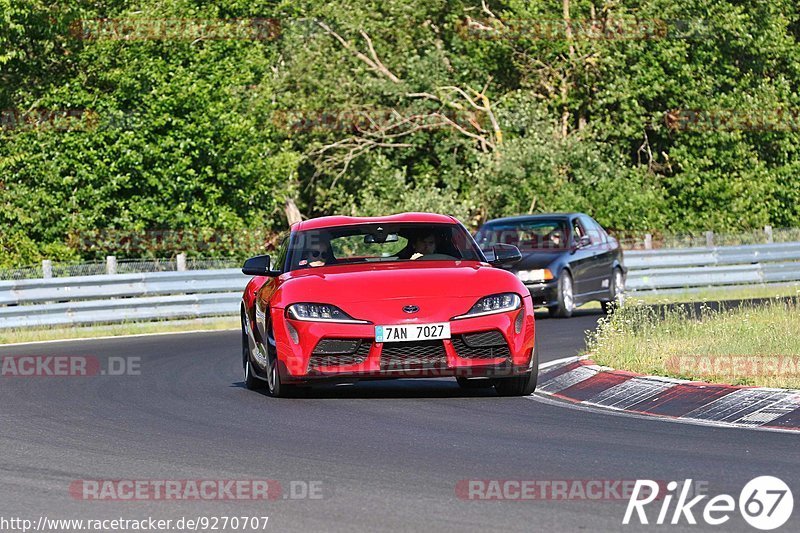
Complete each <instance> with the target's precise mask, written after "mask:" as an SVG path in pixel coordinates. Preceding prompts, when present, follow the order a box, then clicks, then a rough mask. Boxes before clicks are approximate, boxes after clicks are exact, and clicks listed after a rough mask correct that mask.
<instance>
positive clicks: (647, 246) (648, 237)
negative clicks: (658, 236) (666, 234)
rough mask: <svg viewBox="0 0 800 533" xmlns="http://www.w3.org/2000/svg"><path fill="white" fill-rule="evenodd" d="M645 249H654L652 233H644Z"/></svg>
mask: <svg viewBox="0 0 800 533" xmlns="http://www.w3.org/2000/svg"><path fill="white" fill-rule="evenodd" d="M644 249H645V250H652V249H653V236H652V235H651V234H650V233H645V234H644Z"/></svg>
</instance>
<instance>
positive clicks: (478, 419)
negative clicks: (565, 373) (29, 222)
mask: <svg viewBox="0 0 800 533" xmlns="http://www.w3.org/2000/svg"><path fill="white" fill-rule="evenodd" d="M599 316H600V315H599V314H595V313H593V312H584V313H579V315H578V316H577V317H574V318H572V319H569V320H554V319H547V318H544V317H542V318H541V319H540V320H538V321H537V334H538V339H539V341H538V342H540V353H541V357H542V360H543V361H547V360H552V359H556V358H561V357H566V356H569V355H574V354H575V353H576V352H577V351H578V350H580V349H581V348H582V347H583V342H584V341H583V339H584V331H585V330H586V329H590V328H593V327H594V326H595V324H596V320H597V319H598V318H599ZM9 355H14V356H22V355H37V356H56V355H68V356H89V357H94V358H97V359H98V360H99V361H100V363H101V366H104V365H105V364H106V361H107V360H108V358H119V357H122V358H127V359H126V360H127V361H134V362H135V361H136V359H130V358H140V360H139V363H140V373H139V374H138V375H137V374H133V375H122V376H109V375H104V376H94V377H0V519H1V518H6V519H8V518H11V517H21V518H29V519H32V520H34V522H35V521H37V520H38V518H39V517H40V516H46V517H48V518H50V519H53V518H74V519H101V518H118V517H124V518H134V519H141V518H147V517H154V518H162V519H167V518H171V519H178V518H180V517H188V518H197V517H198V516H269V517H270V518H269V523H268V527H267V530H269V531H389V530H391V531H487V530H497V531H539V530H544V531H620V530H622V531H625V530H630V531H641V530H643V531H648V530H649V531H652V530H655V529H657V528H656V526H653V525H650V526H643V525H639V524H637V525H629V526H622V524H621V522H622V517H623V514H624V511H625V507H626V502H624V501H586V500H580V499H572V500H568V501H564V500H555V501H477V500H469V499H464V498H462V497H459V495H458V494H457V492H456V487H457V485H458V483H459V481H460V480H476V479H477V480H481V479H483V480H486V479H499V480H506V479H517V480H540V481H542V480H547V481H559V480H561V481H571V480H606V482H607V483H613V481H614V480H634V479H637V478H648V479H654V480H662V481H670V480H678V481H683V480H684V479H687V478H691V479H694V480H697V481H700V482H702V484H701V485H700V486H699V489H700V490H703V489H705V491H706V492H707V493H708V494H710V495H716V494H721V493H726V494H731V495H733V496H734V498H736V499H738V495H739V492H740V491H741V489H742V487H743V486H744V484H745V483H746V482H747V481H749V480H750V479H752V478H754V477H756V476H761V475H775V476H778V477H780V478H782V479H783V480H784V481H786V482H788V483H789V484H790V486H793V488H794V489H795V499H796V500H798V505H797V506H796V507H799V506H800V483H798V481H800V441H799V440H798V436H796V435H789V434H782V433H770V432H761V431H747V430H739V429H723V428H714V427H702V426H694V425H687V424H678V423H670V422H663V421H659V420H652V419H643V418H635V417H630V416H624V415H615V414H608V413H602V412H591V411H584V410H578V409H574V408H572V407H570V406H567V405H564V404H559V403H556V402H553V401H551V400H547V399H544V398H534V399H530V398H499V397H496V396H495V395H494V394H493V393H492V392H491V391H467V392H465V391H462V390H460V389H459V388H458V387H457V385H456V384H455V381H454V380H435V379H432V380H417V381H413V380H403V381H382V382H364V383H359V384H357V385H345V386H336V387H334V386H328V387H325V388H322V389H319V390H316V391H315V392H313V393H312V394H311V395H310V396H309V397H303V398H299V399H279V400H275V399H272V398H269V397H267V396H264V395H261V394H258V393H254V392H250V391H247V390H246V389H244V388H243V387H242V383H241V364H240V358H239V334H238V333H237V332H232V331H231V332H216V333H203V334H187V335H162V336H147V337H135V338H122V339H110V340H93V341H79V342H68V343H54V344H41V345H28V346H18V347H2V348H0V356H9ZM253 478H258V479H272V480H277V481H279V482H280V484H281V487H282V488H283V490H284V491H285V494H288V493H289V492H290V491H289V488H290V487H294V488H295V489H297V488H298V487H299V488H301V489H302V487H303V486H304V485H303V483H306V482H317V484H315V485H313V486H315V487H321V489H320V491H319V493H320V494H321V495H322V498H319V499H318V498H314V499H308V498H305V499H292V498H288V499H284V498H279V499H277V500H274V501H266V502H265V501H258V502H250V501H239V500H236V501H216V502H201V501H174V500H169V501H165V500H159V501H152V500H150V501H134V502H131V501H83V500H81V499H76V498H75V497H73V496H71V495H70V492H69V487H70V485H71V484H72V483H73V482H75V481H76V480H83V479H103V480H105V479H111V480H120V479H135V480H147V479H149V480H152V479H157V480H168V479H178V480H186V479H198V480H211V479H214V480H217V479H253ZM462 483H463V482H462ZM570 486H572V485H570ZM299 492H302V490H299ZM301 496H302V494H301ZM653 505H660V504H658V503H655V504H653ZM701 505H702V504H701ZM673 507H674V503H673ZM648 509H650V508H648ZM695 509H696V508H695ZM657 513H658V508H657V507H653V508H652V509H650V511H649V517H650V520H651V522H652V521H653V520H655V518H656V515H657ZM701 514H702V513H701V512H700V513H698V512H695V516H696V518H697V519H698V520H699V521H700V522H701V524H702V518H701V516H700V515H701ZM671 516H672V513H671V512H670V514H669V517H671ZM798 524H800V512H799V511H797V509H796V510H795V512H794V515H793V517H792V518H791V519H790V522H789V524H787V526H785V527H784V529H785V530H795V531H796V530H797V529H798ZM658 529H659V530H668V531H673V530H674V531H680V530H693V531H698V530H724V531H729V530H742V531H747V530H751V531H755V530H753V529H751V528H750V526H748V525H747V524H746V522H745V521H744V520H743V519H742V517H741V516H740V515H739V514H738V513H737V512H734V513H732V514H731V519H730V521H729V522H727V523H726V524H725V525H724V526H717V527H708V526H702V525H699V526H693V527H692V526H688V525H687V524H686V521H685V520H683V521H682V523H681V525H678V526H662V527H660V528H658ZM229 530H230V528H229Z"/></svg>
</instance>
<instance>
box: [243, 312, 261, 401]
mask: <svg viewBox="0 0 800 533" xmlns="http://www.w3.org/2000/svg"><path fill="white" fill-rule="evenodd" d="M245 320H247V319H246V318H245V317H244V316H242V367H243V369H244V386H245V387H247V389H248V390H258V391H260V390H263V389H264V382H263V381H261V380H260V379H258V378H257V377H256V376H255V375H254V374H253V368H252V367H251V366H250V343H249V342H248V339H247V329H246V327H245Z"/></svg>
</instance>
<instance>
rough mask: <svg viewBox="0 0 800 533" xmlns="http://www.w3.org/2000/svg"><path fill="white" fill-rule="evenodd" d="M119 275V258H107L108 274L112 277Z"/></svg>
mask: <svg viewBox="0 0 800 533" xmlns="http://www.w3.org/2000/svg"><path fill="white" fill-rule="evenodd" d="M116 273H117V258H116V257H114V256H113V255H107V256H106V274H108V275H109V276H112V275H114V274H116Z"/></svg>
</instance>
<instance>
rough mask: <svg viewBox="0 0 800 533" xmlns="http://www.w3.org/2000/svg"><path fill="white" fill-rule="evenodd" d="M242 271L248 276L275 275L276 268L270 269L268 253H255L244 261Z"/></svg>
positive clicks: (276, 272) (276, 273)
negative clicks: (255, 254)
mask: <svg viewBox="0 0 800 533" xmlns="http://www.w3.org/2000/svg"><path fill="white" fill-rule="evenodd" d="M242 273H243V274H247V275H248V276H277V275H278V274H280V272H278V271H277V270H270V260H269V256H268V255H257V256H255V257H251V258H250V259H248V260H247V261H245V262H244V266H243V267H242Z"/></svg>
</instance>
